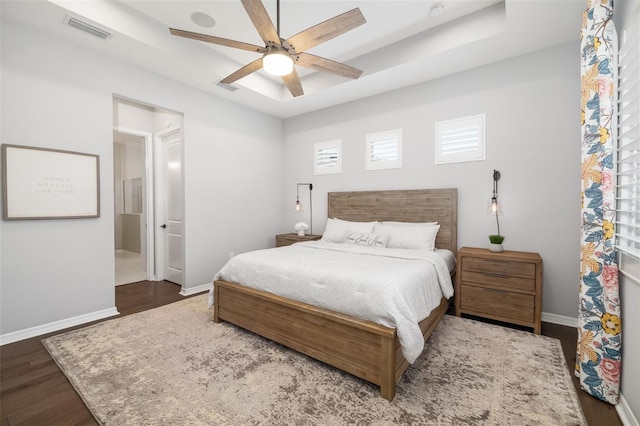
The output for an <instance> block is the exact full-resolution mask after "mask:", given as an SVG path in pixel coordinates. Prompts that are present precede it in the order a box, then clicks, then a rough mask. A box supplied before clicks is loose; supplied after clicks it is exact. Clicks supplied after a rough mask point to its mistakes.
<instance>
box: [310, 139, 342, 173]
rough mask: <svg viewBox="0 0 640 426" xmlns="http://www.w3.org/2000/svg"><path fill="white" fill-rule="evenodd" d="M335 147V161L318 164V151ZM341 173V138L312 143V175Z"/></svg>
mask: <svg viewBox="0 0 640 426" xmlns="http://www.w3.org/2000/svg"><path fill="white" fill-rule="evenodd" d="M329 149H335V151H336V155H337V158H336V161H335V162H334V163H332V164H327V165H320V164H318V161H319V156H320V153H321V152H322V151H323V150H329ZM338 173H342V140H341V139H336V140H332V141H326V142H318V143H315V144H314V145H313V174H314V175H331V174H338Z"/></svg>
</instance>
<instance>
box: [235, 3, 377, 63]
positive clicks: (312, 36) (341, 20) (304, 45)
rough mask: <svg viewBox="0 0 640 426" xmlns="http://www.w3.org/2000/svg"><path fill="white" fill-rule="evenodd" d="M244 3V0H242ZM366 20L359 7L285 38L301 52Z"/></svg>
mask: <svg viewBox="0 0 640 426" xmlns="http://www.w3.org/2000/svg"><path fill="white" fill-rule="evenodd" d="M245 1H249V0H245ZM243 3H244V1H243ZM365 22H367V20H366V19H364V16H363V15H362V12H360V9H359V8H357V7H356V8H355V9H353V10H350V11H349V12H345V13H343V14H342V15H338V16H334V17H333V18H331V19H327V20H326V21H324V22H321V23H319V24H318V25H314V26H313V27H310V28H307V29H306V30H304V31H302V32H299V33H298V34H296V35H294V36H293V37H291V38H289V39H288V40H287V43H289V44H290V45H291V46H292V47H293V48H294V49H295V51H296V52H303V51H305V50H307V49H310V48H312V47H313V46H317V45H319V44H320V43H324V42H325V41H329V40H331V39H333V38H335V37H338V36H339V35H341V34H344V33H346V32H347V31H350V30H352V29H354V28H356V27H359V26H360V25H362V24H364V23H365Z"/></svg>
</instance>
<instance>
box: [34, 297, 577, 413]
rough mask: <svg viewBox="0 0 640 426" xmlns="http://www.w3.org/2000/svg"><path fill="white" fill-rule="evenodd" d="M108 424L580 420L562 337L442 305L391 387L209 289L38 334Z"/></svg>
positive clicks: (85, 397)
mask: <svg viewBox="0 0 640 426" xmlns="http://www.w3.org/2000/svg"><path fill="white" fill-rule="evenodd" d="M43 343H44V345H45V347H46V348H47V350H48V351H49V353H51V355H52V357H53V358H54V359H55V360H56V362H57V363H58V365H59V366H60V368H61V369H62V371H63V372H64V373H65V374H66V376H67V377H68V378H69V380H70V382H71V383H72V384H73V386H74V387H75V389H76V390H77V391H78V393H79V394H80V396H81V397H82V399H83V400H84V401H85V403H86V404H87V407H88V408H89V410H91V412H92V413H93V415H94V416H95V418H96V419H97V420H98V422H100V423H103V424H108V425H138V424H147V425H148V424H163V425H195V424H206V425H218V424H219V425H247V424H249V425H263V424H264V425H346V424H349V425H351V424H360V425H392V424H393V425H395V424H406V425H463V424H471V425H580V424H586V422H585V420H584V417H583V415H582V411H581V408H580V405H579V402H578V399H577V395H576V392H575V389H574V387H573V385H572V383H571V378H570V375H569V371H568V369H567V365H566V363H565V361H564V358H563V356H562V349H561V347H560V342H559V341H558V340H556V339H551V338H548V337H544V336H536V335H533V334H531V333H527V332H522V331H516V330H511V329H507V328H503V327H499V326H495V325H490V324H485V323H481V322H476V321H472V320H469V319H461V318H456V317H452V316H449V315H447V316H445V318H444V319H443V321H442V323H441V324H440V325H439V326H438V328H437V329H436V331H435V332H434V333H433V335H432V336H431V338H430V339H429V342H428V343H427V348H426V349H425V351H424V352H423V354H422V356H421V357H420V358H419V359H418V360H417V361H416V363H415V364H414V365H413V366H411V367H410V368H409V369H408V370H407V372H406V373H405V375H404V377H403V379H402V381H401V382H400V383H399V385H398V390H397V394H396V398H395V399H394V400H393V401H392V402H388V401H386V400H384V399H382V398H380V397H379V394H378V392H379V390H378V388H377V387H376V386H374V385H371V384H368V383H366V382H364V381H362V380H360V379H357V378H354V377H353V376H350V375H348V374H346V373H342V372H340V371H338V370H336V369H334V368H332V367H329V366H326V365H324V364H322V363H319V362H316V361H314V360H312V359H310V358H307V357H305V356H303V355H300V354H298V353H297V352H295V351H291V350H289V349H286V348H284V347H282V346H280V345H278V344H275V343H272V342H270V341H268V340H265V339H263V338H261V337H258V336H256V335H254V334H252V333H249V332H246V331H243V330H241V329H238V328H236V327H234V326H232V325H229V324H226V323H222V324H215V323H213V322H212V320H211V312H210V311H209V310H208V309H207V307H206V296H197V297H194V298H190V299H187V300H184V301H180V302H177V303H174V304H171V305H167V306H163V307H161V308H157V309H153V310H150V311H145V312H142V313H139V314H135V315H131V316H127V317H123V318H119V319H115V320H110V321H106V322H102V323H99V324H97V325H94V326H90V327H87V328H84V329H80V330H76V331H72V332H69V333H65V334H61V335H57V336H54V337H51V338H48V339H46V340H44V341H43Z"/></svg>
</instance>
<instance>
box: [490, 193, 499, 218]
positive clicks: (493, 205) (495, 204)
mask: <svg viewBox="0 0 640 426" xmlns="http://www.w3.org/2000/svg"><path fill="white" fill-rule="evenodd" d="M487 214H488V215H497V216H502V203H501V202H500V201H498V197H492V198H491V199H490V200H489V203H487Z"/></svg>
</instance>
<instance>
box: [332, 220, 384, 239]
mask: <svg viewBox="0 0 640 426" xmlns="http://www.w3.org/2000/svg"><path fill="white" fill-rule="evenodd" d="M375 223H376V222H350V221H348V220H341V219H331V218H329V219H328V220H327V226H326V228H325V229H324V234H322V241H327V242H329V243H343V242H344V239H345V238H346V237H347V232H348V231H351V232H362V233H363V234H368V233H370V232H373V225H374V224H375Z"/></svg>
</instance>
